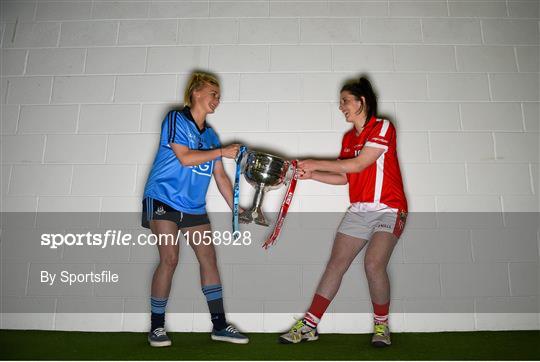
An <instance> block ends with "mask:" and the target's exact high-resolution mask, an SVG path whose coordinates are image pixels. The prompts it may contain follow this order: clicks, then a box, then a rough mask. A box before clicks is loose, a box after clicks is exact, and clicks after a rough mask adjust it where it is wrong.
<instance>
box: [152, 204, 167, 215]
mask: <svg viewBox="0 0 540 362" xmlns="http://www.w3.org/2000/svg"><path fill="white" fill-rule="evenodd" d="M166 212H167V211H165V209H164V208H163V205H159V207H158V208H157V210H156V211H154V213H155V214H156V215H159V216H161V215H165V213H166Z"/></svg>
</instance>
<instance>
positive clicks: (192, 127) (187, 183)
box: [144, 107, 221, 214]
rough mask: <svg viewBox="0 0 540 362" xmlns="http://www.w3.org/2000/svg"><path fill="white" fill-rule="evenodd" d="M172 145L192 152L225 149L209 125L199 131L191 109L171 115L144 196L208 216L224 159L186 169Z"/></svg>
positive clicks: (189, 212) (179, 209)
mask: <svg viewBox="0 0 540 362" xmlns="http://www.w3.org/2000/svg"><path fill="white" fill-rule="evenodd" d="M171 143H177V144H180V145H184V146H187V147H189V149H191V150H211V149H214V148H219V147H221V145H220V143H219V139H218V137H217V134H216V133H215V132H214V130H213V129H212V128H211V127H209V126H207V125H206V122H205V123H204V128H203V129H202V130H199V128H198V127H197V124H196V123H195V120H194V119H193V116H192V115H191V111H190V110H189V108H188V107H185V108H184V110H182V111H180V112H179V111H172V112H169V113H168V114H167V116H166V117H165V119H164V120H163V123H162V125H161V139H160V141H159V149H158V153H157V155H156V158H155V160H154V164H153V165H152V170H151V171H150V174H149V175H148V180H147V181H146V186H145V188H144V197H145V198H146V197H150V198H152V199H156V200H159V201H161V202H164V203H166V204H167V205H169V206H171V207H173V208H175V209H176V210H178V211H182V212H186V213H188V214H204V213H206V192H207V190H208V185H209V184H210V179H211V178H212V171H213V170H214V162H215V161H218V160H221V157H218V158H216V159H215V160H211V161H208V162H205V163H203V164H201V165H198V166H183V165H182V163H181V162H180V160H179V159H178V158H177V157H176V154H175V153H174V151H173V150H172V148H171V145H170V144H171Z"/></svg>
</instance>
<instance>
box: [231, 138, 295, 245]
mask: <svg viewBox="0 0 540 362" xmlns="http://www.w3.org/2000/svg"><path fill="white" fill-rule="evenodd" d="M241 173H242V174H243V175H244V178H245V179H246V181H247V182H248V183H249V184H250V185H251V186H253V187H254V188H255V195H254V197H253V205H251V207H250V208H249V209H248V210H245V211H244V212H242V213H241V214H240V215H238V200H239V184H240V174H241ZM297 180H298V174H297V167H296V160H292V161H285V160H283V159H282V158H280V157H277V156H274V155H271V154H268V153H264V152H258V151H253V150H247V149H246V147H245V146H242V147H241V148H240V152H239V153H238V157H237V159H236V177H235V182H234V207H233V234H234V233H236V232H238V221H240V222H241V223H243V224H249V223H253V222H254V223H255V224H258V225H262V226H269V223H268V221H267V219H266V217H265V216H264V214H263V212H262V203H263V199H264V194H265V192H267V191H270V190H275V189H278V188H279V187H281V185H285V186H288V189H287V193H286V194H285V198H284V199H283V203H282V204H281V209H280V211H279V215H278V218H277V221H276V224H275V226H274V230H273V232H272V234H271V235H270V237H269V238H268V239H267V240H266V241H265V243H264V244H263V247H264V248H265V249H268V247H269V246H271V245H272V244H274V242H275V241H276V239H277V237H278V236H279V233H280V232H281V227H282V225H283V221H284V220H285V216H286V215H287V211H288V209H289V206H290V204H291V201H292V197H293V195H294V190H295V188H296V182H297Z"/></svg>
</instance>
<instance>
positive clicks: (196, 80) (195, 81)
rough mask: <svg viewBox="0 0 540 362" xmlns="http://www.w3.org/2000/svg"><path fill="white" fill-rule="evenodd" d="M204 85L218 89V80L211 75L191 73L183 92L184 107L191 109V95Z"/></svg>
mask: <svg viewBox="0 0 540 362" xmlns="http://www.w3.org/2000/svg"><path fill="white" fill-rule="evenodd" d="M205 83H208V84H211V85H215V86H217V87H219V80H218V79H217V77H216V76H215V75H213V74H210V73H206V72H193V73H192V74H191V77H190V78H189V81H188V84H187V86H186V90H185V91H184V105H185V106H188V107H191V95H192V94H193V92H194V91H196V90H198V89H200V88H201V87H202V86H203V85H204V84H205Z"/></svg>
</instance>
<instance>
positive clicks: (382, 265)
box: [364, 231, 398, 304]
mask: <svg viewBox="0 0 540 362" xmlns="http://www.w3.org/2000/svg"><path fill="white" fill-rule="evenodd" d="M397 240H398V239H397V238H396V236H395V235H394V234H391V233H389V232H383V231H379V232H376V233H374V234H373V237H372V238H371V241H370V243H369V245H368V248H367V250H366V255H365V258H364V268H365V271H366V277H367V280H368V285H369V294H370V296H371V301H372V302H373V303H376V304H385V303H387V302H388V301H389V300H390V280H389V279H388V273H387V272H386V267H387V265H388V262H389V261H390V257H391V256H392V251H393V250H394V247H395V246H396V244H397Z"/></svg>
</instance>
